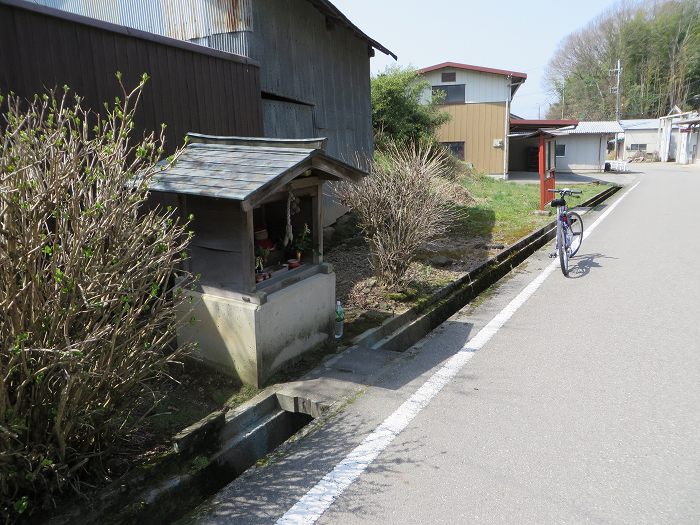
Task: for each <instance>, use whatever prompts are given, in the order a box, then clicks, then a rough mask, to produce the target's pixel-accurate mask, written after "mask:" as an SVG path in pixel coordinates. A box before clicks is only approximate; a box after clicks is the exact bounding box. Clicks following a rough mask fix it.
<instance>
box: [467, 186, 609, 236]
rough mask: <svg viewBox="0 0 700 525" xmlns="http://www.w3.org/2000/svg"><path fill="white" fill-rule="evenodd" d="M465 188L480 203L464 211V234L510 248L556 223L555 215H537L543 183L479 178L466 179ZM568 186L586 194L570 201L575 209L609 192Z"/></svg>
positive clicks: (599, 187) (599, 188)
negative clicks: (535, 231)
mask: <svg viewBox="0 0 700 525" xmlns="http://www.w3.org/2000/svg"><path fill="white" fill-rule="evenodd" d="M464 186H465V188H467V190H468V191H469V193H471V195H472V196H473V197H474V198H475V199H476V203H474V204H473V205H470V206H463V207H462V208H461V210H460V211H461V212H462V213H461V214H460V215H461V217H460V226H459V228H458V230H459V232H460V233H463V234H466V235H472V236H483V237H491V239H492V241H493V242H494V243H502V244H505V245H510V244H512V243H514V242H515V241H517V240H518V239H520V238H521V237H523V236H525V235H527V234H529V233H530V232H532V231H533V230H536V229H537V228H539V227H541V226H543V225H545V224H547V223H548V222H550V221H552V220H553V216H546V215H537V214H535V213H533V212H534V211H535V210H539V207H540V187H539V184H516V183H514V182H508V181H504V180H500V179H494V178H492V177H487V176H485V175H476V176H473V177H469V178H468V179H466V180H465V182H464ZM568 186H569V187H571V188H572V189H576V190H581V191H583V194H582V195H581V198H580V199H577V198H573V197H570V198H567V202H569V205H570V206H572V207H573V206H576V204H577V203H580V202H584V201H585V200H587V199H589V198H591V197H593V196H594V195H596V194H598V193H600V192H601V191H603V190H604V189H605V187H604V186H602V185H599V184H571V185H568Z"/></svg>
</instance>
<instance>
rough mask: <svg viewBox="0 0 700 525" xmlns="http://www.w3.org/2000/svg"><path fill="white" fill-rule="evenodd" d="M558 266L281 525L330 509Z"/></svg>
mask: <svg viewBox="0 0 700 525" xmlns="http://www.w3.org/2000/svg"><path fill="white" fill-rule="evenodd" d="M638 185H639V182H638V183H637V184H635V185H634V186H632V187H631V188H630V189H629V190H627V192H625V194H624V195H622V197H620V198H619V199H618V200H617V201H615V202H614V203H613V204H612V205H611V206H610V207H609V208H608V209H607V210H606V211H605V212H604V213H603V214H602V215H601V216H600V217H598V219H597V220H596V221H595V222H594V223H593V224H592V225H591V226H590V227H589V228H588V229H587V231H586V232H584V236H583V237H584V239H585V238H586V237H587V236H588V235H589V234H590V232H591V231H593V230H594V229H595V228H596V226H598V224H600V223H601V221H602V220H603V219H605V218H606V217H607V216H608V215H609V214H610V212H612V211H613V210H614V209H615V208H616V207H617V205H618V204H620V202H622V200H623V199H624V198H625V197H627V195H629V193H630V192H631V191H632V190H633V189H635V188H636V187H637V186H638ZM558 264H559V262H558V261H557V260H554V261H552V263H551V264H548V265H547V266H546V267H545V269H544V270H542V272H540V274H539V275H538V276H537V277H535V279H533V280H532V281H531V282H530V284H528V285H527V286H526V287H525V289H524V290H523V291H521V292H520V293H519V294H518V295H517V296H516V297H515V298H514V299H513V300H512V301H511V302H510V303H508V305H506V307H505V308H503V310H501V311H500V312H499V313H498V314H497V315H496V316H495V317H494V318H493V319H491V321H489V323H488V324H487V325H486V326H484V327H483V328H482V329H481V330H480V331H479V333H478V334H476V335H475V336H474V337H473V338H472V339H470V340H469V342H468V343H467V344H466V345H465V346H463V347H462V348H461V349H460V350H459V351H458V352H457V353H456V354H455V355H453V356H452V357H451V358H450V359H448V360H447V362H446V363H445V364H444V365H443V366H442V367H440V369H438V370H437V371H436V372H435V373H434V374H433V375H432V376H430V378H429V379H428V380H427V381H426V382H425V383H423V384H422V385H421V386H420V388H418V390H416V391H415V392H414V393H413V394H412V395H411V396H410V397H409V398H408V399H407V400H406V401H404V403H403V404H402V405H401V406H400V407H399V408H397V409H396V410H395V411H394V412H393V413H392V414H391V415H390V416H389V417H387V418H386V419H385V420H384V421H383V422H382V423H381V424H380V425H379V426H378V427H377V428H376V429H374V431H372V433H371V434H369V435H368V436H367V437H366V438H365V439H364V441H362V443H360V444H359V445H358V446H357V447H356V448H355V449H354V450H352V451H351V452H350V453H349V454H348V455H347V456H345V458H344V459H343V460H342V461H341V462H340V463H338V464H337V465H336V466H335V468H334V469H333V470H332V471H330V472H329V473H328V474H326V475H325V476H323V478H322V479H321V481H319V482H318V483H317V484H316V485H315V486H314V487H313V488H312V489H311V490H309V491H308V492H307V493H306V494H305V495H304V496H303V497H302V498H301V499H300V500H299V501H298V502H297V503H296V504H295V505H294V506H293V507H292V508H291V509H289V510H288V511H287V512H286V513H285V514H284V516H282V517H281V518H280V519H279V520H277V524H278V525H283V524H284V525H286V524H302V523H303V524H311V523H314V522H316V520H318V518H320V517H321V515H322V514H323V513H324V512H325V511H326V510H327V509H328V508H329V507H330V506H331V504H332V503H333V501H334V500H335V499H336V498H337V497H338V496H340V495H341V494H342V493H343V492H344V491H345V489H347V488H348V487H349V486H350V485H351V484H352V483H353V482H354V481H355V480H356V479H357V478H358V477H359V475H360V474H362V472H364V471H365V470H366V469H367V467H368V466H369V465H370V464H371V463H372V462H373V461H374V460H375V459H376V457H377V456H378V455H379V454H380V453H381V452H382V451H383V450H384V449H385V448H386V447H387V446H388V445H389V444H390V443H391V442H392V441H393V440H394V438H395V437H396V436H398V435H399V434H400V433H401V431H402V430H403V429H405V428H406V427H407V426H408V424H409V423H410V422H411V421H412V420H413V418H414V417H416V415H418V413H419V412H420V411H421V410H423V408H425V407H426V406H427V405H428V403H430V401H431V400H432V399H433V398H434V397H435V396H436V395H437V394H438V392H440V390H442V388H443V387H444V386H445V385H446V384H447V383H449V382H450V380H452V378H453V377H455V375H457V373H458V372H459V371H460V370H461V369H462V368H463V367H464V365H465V364H466V363H467V361H469V360H470V359H471V358H472V356H473V355H474V352H476V351H477V350H480V349H481V348H482V347H483V346H484V345H485V344H486V343H487V342H488V341H489V340H490V339H491V338H492V337H493V336H494V335H495V334H496V333H497V332H498V330H499V329H500V328H501V327H502V326H503V325H504V324H505V323H506V321H508V319H510V318H511V317H512V316H513V314H514V313H515V312H516V311H517V310H518V309H519V308H520V307H521V306H522V305H523V304H525V302H526V301H527V300H528V299H529V298H530V297H531V296H532V294H534V293H535V291H536V290H537V289H538V288H539V287H540V286H541V285H542V283H543V282H544V281H545V279H547V277H548V276H549V274H550V273H552V272H553V271H554V269H555V268H556V266H557V265H558Z"/></svg>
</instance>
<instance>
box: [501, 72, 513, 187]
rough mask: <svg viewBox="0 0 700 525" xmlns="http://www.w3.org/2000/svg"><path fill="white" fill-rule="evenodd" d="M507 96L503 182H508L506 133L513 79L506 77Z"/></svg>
mask: <svg viewBox="0 0 700 525" xmlns="http://www.w3.org/2000/svg"><path fill="white" fill-rule="evenodd" d="M507 78H508V96H507V97H506V117H505V119H504V124H503V180H508V131H509V129H508V128H509V127H510V99H511V98H512V93H513V91H512V89H513V77H512V75H508V77H507Z"/></svg>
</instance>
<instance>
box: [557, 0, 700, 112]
mask: <svg viewBox="0 0 700 525" xmlns="http://www.w3.org/2000/svg"><path fill="white" fill-rule="evenodd" d="M618 59H619V60H620V61H621V65H622V74H621V78H620V92H621V104H620V106H621V118H656V117H658V116H660V115H665V114H667V113H668V112H669V111H670V110H671V108H672V107H673V106H674V105H677V106H679V107H680V108H682V109H684V110H686V109H697V108H698V106H700V97H699V96H698V95H700V1H699V0H666V1H654V2H652V1H648V2H642V3H640V2H633V3H630V2H622V3H620V4H617V5H616V6H615V7H613V8H611V9H610V10H608V11H606V12H604V13H603V14H602V15H600V16H599V17H598V18H596V19H594V20H593V21H591V22H590V23H589V24H588V25H587V26H586V27H584V28H583V29H581V30H579V31H577V32H576V33H573V34H571V35H569V36H568V37H567V38H566V39H565V40H564V41H563V42H562V43H561V45H560V46H559V49H557V51H556V52H555V54H554V56H553V57H552V59H551V60H550V62H549V64H548V67H547V71H546V74H545V84H546V88H547V89H548V91H549V92H550V94H551V95H553V97H554V100H556V102H555V103H554V104H552V105H551V106H550V108H549V111H548V114H547V116H548V117H549V118H555V117H556V118H575V119H581V120H611V119H614V118H615V90H614V88H615V85H616V75H615V72H614V71H613V70H614V69H615V67H616V64H617V60H618Z"/></svg>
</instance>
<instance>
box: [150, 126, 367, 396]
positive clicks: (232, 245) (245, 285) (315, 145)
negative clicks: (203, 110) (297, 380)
mask: <svg viewBox="0 0 700 525" xmlns="http://www.w3.org/2000/svg"><path fill="white" fill-rule="evenodd" d="M189 137H190V143H189V144H188V145H187V146H186V148H185V151H184V152H183V153H182V154H181V155H180V157H179V158H178V160H177V162H176V163H175V164H174V165H173V166H171V167H170V168H168V169H166V170H164V171H163V172H161V173H160V174H158V176H157V177H156V179H154V181H153V183H152V184H151V188H150V189H151V191H152V193H151V198H152V199H153V201H154V202H157V203H159V204H162V205H171V206H177V207H178V209H179V210H180V213H181V214H182V215H183V216H189V215H190V214H191V215H193V216H194V218H193V221H192V224H191V226H192V230H193V231H194V236H193V239H192V241H191V244H190V248H189V252H190V253H189V255H190V257H189V259H188V261H187V265H188V268H187V269H188V270H189V271H190V272H191V273H192V274H194V275H198V276H199V281H198V283H197V288H196V290H195V291H193V292H188V293H191V294H192V296H193V299H194V301H193V305H190V306H193V307H194V309H193V312H192V314H191V315H192V316H194V319H195V321H194V322H193V323H190V324H189V325H186V326H184V327H182V328H181V329H180V331H179V332H178V340H179V341H196V342H197V343H198V348H199V350H198V352H199V353H200V355H201V357H202V359H204V360H205V361H207V362H209V363H211V364H213V365H215V366H217V367H218V368H221V369H223V370H224V371H226V372H228V373H231V374H233V375H235V376H237V377H239V378H240V379H241V380H242V381H243V382H245V383H247V384H252V385H255V386H259V385H261V384H263V383H264V382H265V380H266V379H267V378H268V377H269V376H270V375H271V374H272V373H274V372H275V371H276V370H278V369H279V368H280V367H281V366H282V365H283V364H284V363H286V362H288V361H289V360H292V359H294V358H296V357H298V356H299V355H300V354H301V353H303V352H306V351H308V350H310V349H313V348H314V347H316V346H318V345H319V344H320V343H322V342H323V341H324V340H325V339H327V338H328V337H329V336H330V335H331V333H332V326H333V314H334V308H335V275H334V273H333V269H332V267H331V266H330V265H328V264H325V263H323V211H324V210H323V184H324V182H326V181H348V182H357V181H359V180H360V179H361V178H362V177H363V176H364V175H365V173H364V172H363V171H361V170H358V169H357V168H355V167H353V166H350V165H348V164H345V163H343V162H341V161H339V160H337V159H334V158H332V157H329V156H328V155H326V154H325V153H324V149H323V148H324V146H325V139H304V140H284V139H263V138H241V137H213V136H206V135H199V134H190V135H189Z"/></svg>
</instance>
